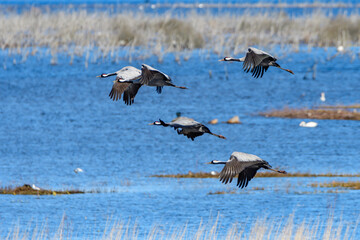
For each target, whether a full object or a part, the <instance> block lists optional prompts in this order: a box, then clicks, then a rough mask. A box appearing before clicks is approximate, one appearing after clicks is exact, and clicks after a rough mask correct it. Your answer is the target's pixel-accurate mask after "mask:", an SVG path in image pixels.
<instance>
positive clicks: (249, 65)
mask: <svg viewBox="0 0 360 240" xmlns="http://www.w3.org/2000/svg"><path fill="white" fill-rule="evenodd" d="M268 57H272V56H271V55H270V54H268V53H266V52H264V51H261V50H259V49H256V48H251V47H250V48H249V50H248V52H247V53H246V56H245V60H244V64H243V69H244V71H246V72H249V71H250V70H251V71H252V72H253V71H254V69H255V68H256V67H257V66H259V65H260V63H261V62H262V61H263V60H264V59H266V58H268Z"/></svg>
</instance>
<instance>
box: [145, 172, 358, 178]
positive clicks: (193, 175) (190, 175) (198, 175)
mask: <svg viewBox="0 0 360 240" xmlns="http://www.w3.org/2000/svg"><path fill="white" fill-rule="evenodd" d="M150 177H164V178H218V177H219V173H215V174H213V173H207V172H197V173H193V172H191V171H189V172H188V173H185V174H181V173H179V174H158V175H152V176H150ZM255 177H256V178H261V177H263V178H269V177H283V178H284V177H360V174H335V173H319V174H316V173H287V174H279V173H275V172H258V173H256V175H255Z"/></svg>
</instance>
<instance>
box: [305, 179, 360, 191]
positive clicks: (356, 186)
mask: <svg viewBox="0 0 360 240" xmlns="http://www.w3.org/2000/svg"><path fill="white" fill-rule="evenodd" d="M311 186H312V187H322V188H348V189H352V190H360V181H356V182H351V181H349V182H344V181H332V182H329V183H312V184H311Z"/></svg>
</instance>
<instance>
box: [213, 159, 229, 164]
mask: <svg viewBox="0 0 360 240" xmlns="http://www.w3.org/2000/svg"><path fill="white" fill-rule="evenodd" d="M226 163H227V162H224V161H218V160H212V161H211V164H226Z"/></svg>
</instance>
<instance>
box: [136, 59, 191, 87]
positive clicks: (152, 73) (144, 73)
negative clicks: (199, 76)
mask: <svg viewBox="0 0 360 240" xmlns="http://www.w3.org/2000/svg"><path fill="white" fill-rule="evenodd" d="M140 83H141V84H143V85H147V86H153V87H156V91H157V92H158V93H159V94H160V93H161V92H162V88H163V87H164V86H171V87H176V88H181V89H187V88H186V87H181V86H176V85H174V84H173V83H172V81H171V78H170V77H169V76H168V75H166V74H165V73H163V72H161V71H159V70H157V69H155V68H153V67H151V66H149V65H146V64H142V65H141V79H140Z"/></svg>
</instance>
